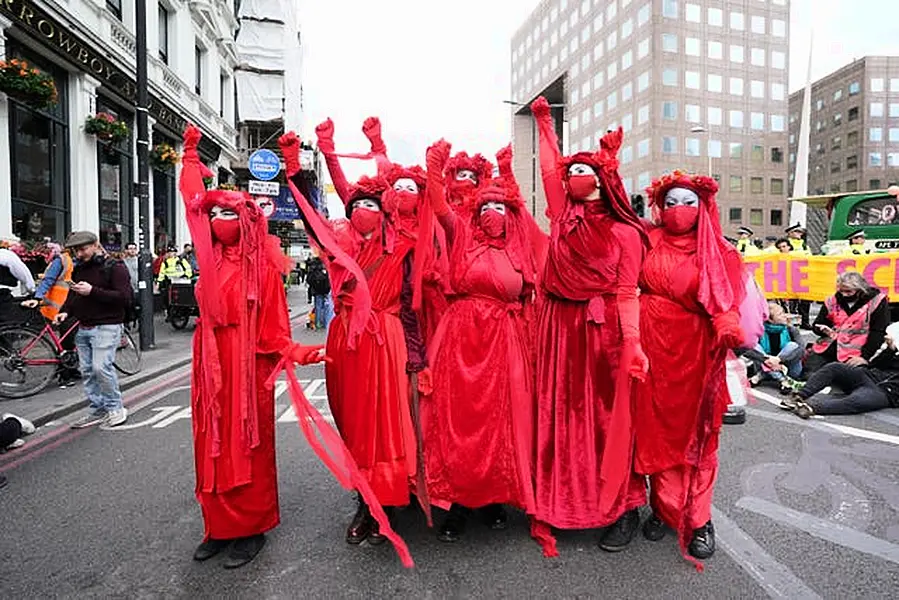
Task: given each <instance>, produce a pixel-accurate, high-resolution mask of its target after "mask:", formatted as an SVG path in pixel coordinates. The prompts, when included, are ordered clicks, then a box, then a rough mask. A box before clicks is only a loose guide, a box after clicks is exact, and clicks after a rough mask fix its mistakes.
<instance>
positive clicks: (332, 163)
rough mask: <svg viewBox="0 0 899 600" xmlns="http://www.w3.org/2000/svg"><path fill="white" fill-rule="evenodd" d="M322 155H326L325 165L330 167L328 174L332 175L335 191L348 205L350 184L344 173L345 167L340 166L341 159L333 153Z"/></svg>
mask: <svg viewBox="0 0 899 600" xmlns="http://www.w3.org/2000/svg"><path fill="white" fill-rule="evenodd" d="M322 154H324V155H325V164H327V165H328V173H330V174H331V183H333V184H334V191H335V192H337V195H338V196H340V200H341V202H343V203H344V205H346V204H347V203H349V201H350V184H349V182H348V181H347V179H346V175H344V173H343V167H341V166H340V159H339V158H337V155H336V154H334V153H333V152H323V153H322Z"/></svg>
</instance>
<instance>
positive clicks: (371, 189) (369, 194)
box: [349, 175, 390, 202]
mask: <svg viewBox="0 0 899 600" xmlns="http://www.w3.org/2000/svg"><path fill="white" fill-rule="evenodd" d="M388 187H390V186H389V185H388V183H387V180H386V179H384V178H383V177H381V176H380V175H378V176H375V177H369V176H368V175H363V176H362V177H360V178H359V181H357V182H356V183H354V184H352V185H351V186H350V200H349V201H350V202H352V201H353V200H359V199H360V198H373V199H380V198H381V195H382V194H383V193H384V190H386V189H387V188H388Z"/></svg>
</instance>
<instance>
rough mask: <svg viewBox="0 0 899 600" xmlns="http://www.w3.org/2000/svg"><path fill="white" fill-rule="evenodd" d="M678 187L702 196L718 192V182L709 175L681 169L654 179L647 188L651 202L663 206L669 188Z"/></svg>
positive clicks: (707, 196) (709, 195)
mask: <svg viewBox="0 0 899 600" xmlns="http://www.w3.org/2000/svg"><path fill="white" fill-rule="evenodd" d="M676 187H683V188H687V189H690V190H693V191H694V192H696V194H697V195H698V196H700V197H701V198H711V197H713V196H714V195H715V194H717V193H718V182H717V181H715V180H714V179H712V178H711V177H709V176H708V175H696V174H692V173H687V172H685V171H681V170H680V169H675V170H674V171H672V172H671V173H666V174H665V175H662V176H661V177H660V178H658V179H653V180H652V185H650V186H649V187H648V188H646V193H647V195H648V196H649V201H650V203H651V204H656V205H658V206H661V205H662V204H663V203H664V202H665V195H666V194H667V193H668V190H670V189H671V188H676Z"/></svg>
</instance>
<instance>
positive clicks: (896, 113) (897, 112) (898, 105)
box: [890, 102, 899, 117]
mask: <svg viewBox="0 0 899 600" xmlns="http://www.w3.org/2000/svg"><path fill="white" fill-rule="evenodd" d="M890 116H891V117H899V102H890Z"/></svg>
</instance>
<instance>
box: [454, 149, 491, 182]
mask: <svg viewBox="0 0 899 600" xmlns="http://www.w3.org/2000/svg"><path fill="white" fill-rule="evenodd" d="M459 171H471V172H472V173H474V174H475V175H476V176H477V178H478V185H483V184H484V183H486V182H487V180H488V179H490V178H491V177H493V165H492V164H490V161H489V160H487V159H486V158H484V157H483V156H482V155H481V154H475V155H474V156H469V155H468V153H467V152H458V153H457V154H455V155H454V156H453V157H452V158H450V159H449V160H448V161H446V168H445V169H444V171H443V173H444V176H445V178H446V179H445V181H446V185H447V187H449V186H450V184H451V183H452V182H453V181H455V180H456V173H458V172H459Z"/></svg>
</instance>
